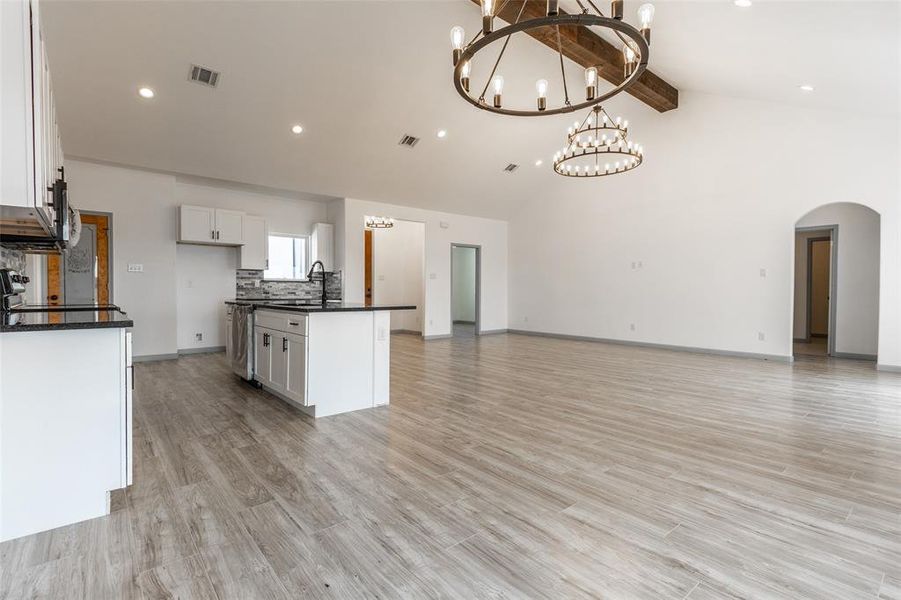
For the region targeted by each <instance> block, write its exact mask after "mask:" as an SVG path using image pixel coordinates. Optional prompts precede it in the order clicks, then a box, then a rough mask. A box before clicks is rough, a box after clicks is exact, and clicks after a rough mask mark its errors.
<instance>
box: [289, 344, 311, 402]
mask: <svg viewBox="0 0 901 600" xmlns="http://www.w3.org/2000/svg"><path fill="white" fill-rule="evenodd" d="M285 338H286V339H287V347H288V350H287V367H288V368H287V379H286V381H285V395H286V396H288V397H289V398H291V399H292V400H294V401H295V402H297V403H298V404H303V405H306V403H307V402H306V395H307V394H306V390H307V337H306V336H305V335H295V334H293V333H287V334H285Z"/></svg>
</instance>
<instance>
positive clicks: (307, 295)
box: [235, 269, 342, 301]
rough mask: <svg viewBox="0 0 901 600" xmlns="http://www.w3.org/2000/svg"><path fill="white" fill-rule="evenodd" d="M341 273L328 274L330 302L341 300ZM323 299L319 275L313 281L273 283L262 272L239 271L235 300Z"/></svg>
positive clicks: (327, 290) (327, 289)
mask: <svg viewBox="0 0 901 600" xmlns="http://www.w3.org/2000/svg"><path fill="white" fill-rule="evenodd" d="M341 275H342V273H341V271H336V272H334V273H329V274H328V279H327V288H326V292H327V294H328V299H329V300H340V299H341V283H342V277H341ZM321 297H322V279H321V275H319V274H318V273H317V274H315V275H313V280H312V281H271V280H264V279H263V272H262V271H252V270H248V269H238V271H237V274H236V289H235V298H245V299H246V298H292V299H293V298H297V299H299V300H310V301H317V300H319V299H320V298H321Z"/></svg>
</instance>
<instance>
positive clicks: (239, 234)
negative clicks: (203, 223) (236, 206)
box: [216, 208, 244, 245]
mask: <svg viewBox="0 0 901 600" xmlns="http://www.w3.org/2000/svg"><path fill="white" fill-rule="evenodd" d="M216 241H217V242H218V243H220V244H232V245H236V244H242V243H243V242H244V213H242V212H241V211H238V210H223V209H221V208H217V209H216Z"/></svg>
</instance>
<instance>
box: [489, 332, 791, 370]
mask: <svg viewBox="0 0 901 600" xmlns="http://www.w3.org/2000/svg"><path fill="white" fill-rule="evenodd" d="M507 331H508V333H515V334H519V335H532V336H537V337H549V338H556V339H561V340H574V341H580V342H598V343H601V344H616V345H619V346H639V347H642V348H657V349H659V350H673V351H675V352H694V353H696V354H713V355H716V356H735V357H739V358H756V359H759V360H772V361H777V362H789V363H790V362H792V361H794V357H792V356H784V355H782V354H763V353H757V352H739V351H735V350H719V349H716V348H700V347H696V346H676V345H673V344H657V343H654V342H638V341H633V340H618V339H614V338H600V337H590V336H585V335H566V334H562V333H545V332H543V331H528V330H525V329H508V330H507Z"/></svg>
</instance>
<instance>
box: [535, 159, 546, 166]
mask: <svg viewBox="0 0 901 600" xmlns="http://www.w3.org/2000/svg"><path fill="white" fill-rule="evenodd" d="M543 162H544V161H542V160H541V159H540V158H539V159H538V160H536V161H535V166H536V167H540V166H541V165H542V163H543Z"/></svg>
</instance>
